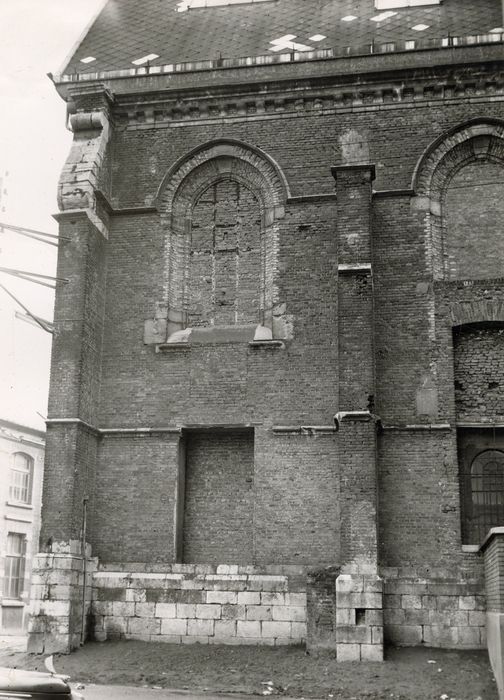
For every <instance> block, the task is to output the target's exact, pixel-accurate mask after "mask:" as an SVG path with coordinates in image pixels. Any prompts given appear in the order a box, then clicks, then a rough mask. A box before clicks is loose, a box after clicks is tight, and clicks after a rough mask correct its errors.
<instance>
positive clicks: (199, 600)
mask: <svg viewBox="0 0 504 700" xmlns="http://www.w3.org/2000/svg"><path fill="white" fill-rule="evenodd" d="M285 568H289V567H285ZM291 569H292V570H294V571H295V573H292V574H287V573H283V574H282V573H275V574H273V573H258V572H257V570H255V569H254V567H246V566H206V565H205V566H201V565H192V564H180V565H176V564H174V565H172V566H170V567H166V568H165V570H164V571H162V572H161V571H156V572H152V571H151V572H138V571H129V572H128V571H103V570H102V571H98V572H96V573H95V575H94V577H93V587H94V588H93V597H94V602H93V615H94V636H95V639H97V640H99V641H105V640H107V639H138V640H143V641H155V642H169V643H174V644H181V643H182V644H195V643H200V644H251V645H269V646H276V645H289V644H302V643H304V642H305V641H306V574H304V573H303V574H301V573H300V571H301V569H299V572H297V567H291ZM277 570H278V567H277ZM296 572H297V573H296Z"/></svg>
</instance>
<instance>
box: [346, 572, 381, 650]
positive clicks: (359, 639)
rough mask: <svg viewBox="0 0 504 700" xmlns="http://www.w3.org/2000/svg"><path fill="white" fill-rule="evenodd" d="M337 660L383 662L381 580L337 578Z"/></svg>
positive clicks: (359, 577) (350, 577) (358, 576)
mask: <svg viewBox="0 0 504 700" xmlns="http://www.w3.org/2000/svg"><path fill="white" fill-rule="evenodd" d="M336 656H337V659H338V661H383V581H382V580H381V579H380V578H379V577H378V576H367V575H358V574H340V576H338V578H337V579H336Z"/></svg>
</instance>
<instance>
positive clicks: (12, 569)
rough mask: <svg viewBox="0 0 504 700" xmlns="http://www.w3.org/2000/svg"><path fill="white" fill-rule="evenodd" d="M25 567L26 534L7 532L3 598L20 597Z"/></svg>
mask: <svg viewBox="0 0 504 700" xmlns="http://www.w3.org/2000/svg"><path fill="white" fill-rule="evenodd" d="M25 567H26V535H24V534H21V533H18V532H9V533H8V535H7V554H6V556H5V571H4V590H3V596H4V598H13V599H16V598H21V594H22V592H23V589H24V578H25Z"/></svg>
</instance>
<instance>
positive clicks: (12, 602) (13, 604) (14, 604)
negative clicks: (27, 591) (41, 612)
mask: <svg viewBox="0 0 504 700" xmlns="http://www.w3.org/2000/svg"><path fill="white" fill-rule="evenodd" d="M2 607H3V608H24V607H25V603H24V601H22V600H19V599H18V598H2Z"/></svg>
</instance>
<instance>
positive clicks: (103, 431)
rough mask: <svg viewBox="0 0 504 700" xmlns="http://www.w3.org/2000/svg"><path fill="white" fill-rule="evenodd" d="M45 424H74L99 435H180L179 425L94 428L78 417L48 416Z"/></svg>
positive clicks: (180, 428)
mask: <svg viewBox="0 0 504 700" xmlns="http://www.w3.org/2000/svg"><path fill="white" fill-rule="evenodd" d="M46 425H47V426H51V425H76V426H80V427H83V428H85V429H86V430H89V431H91V432H93V433H94V434H95V435H99V436H103V437H106V436H111V437H128V436H129V437H131V436H135V435H151V434H153V433H163V434H170V435H180V434H181V433H182V427H181V426H160V427H157V428H156V427H152V426H149V427H139V428H96V427H95V426H94V425H91V424H90V423H87V422H86V421H83V420H81V419H80V418H48V419H47V420H46Z"/></svg>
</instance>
